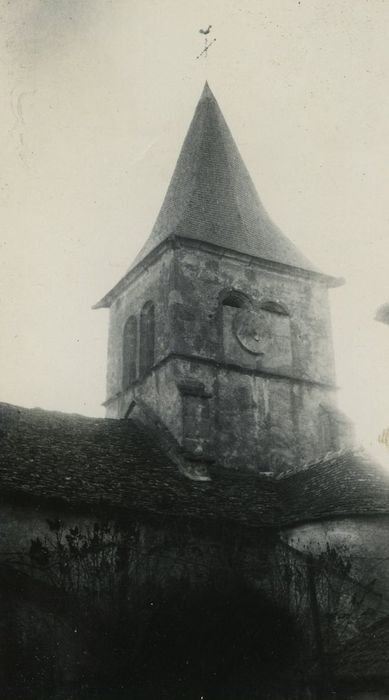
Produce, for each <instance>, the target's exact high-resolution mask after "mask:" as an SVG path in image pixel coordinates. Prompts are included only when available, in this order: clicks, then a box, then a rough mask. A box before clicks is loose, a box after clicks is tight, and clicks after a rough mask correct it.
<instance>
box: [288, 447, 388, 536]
mask: <svg viewBox="0 0 389 700" xmlns="http://www.w3.org/2000/svg"><path fill="white" fill-rule="evenodd" d="M279 483H280V487H281V492H282V502H283V507H284V513H285V514H287V519H288V521H289V522H291V523H293V522H301V521H304V520H306V521H310V520H320V519H323V518H328V517H331V518H336V517H343V516H346V515H369V514H373V513H374V514H380V513H381V514H384V513H385V514H386V513H389V471H388V470H387V469H385V467H384V466H383V465H381V464H379V463H378V462H376V461H374V460H373V458H372V457H371V456H370V455H368V454H367V453H366V452H364V451H363V450H351V449H348V450H344V451H341V452H338V453H333V454H330V455H328V456H327V457H325V458H323V459H321V460H319V461H318V462H316V463H314V464H311V465H309V466H307V467H305V468H303V469H297V470H296V471H294V472H288V473H287V474H284V475H281V477H280V479H279Z"/></svg>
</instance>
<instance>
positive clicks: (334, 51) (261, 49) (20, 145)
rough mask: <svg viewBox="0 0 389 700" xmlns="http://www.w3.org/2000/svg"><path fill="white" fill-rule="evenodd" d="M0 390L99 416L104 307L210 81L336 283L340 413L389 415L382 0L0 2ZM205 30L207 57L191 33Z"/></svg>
mask: <svg viewBox="0 0 389 700" xmlns="http://www.w3.org/2000/svg"><path fill="white" fill-rule="evenodd" d="M0 23H1V24H0V26H1V42H2V46H1V53H0V85H1V92H2V118H1V153H2V163H1V170H0V201H1V211H2V225H1V232H0V243H1V260H2V274H1V279H0V301H1V307H0V308H1V329H2V332H1V336H0V361H1V367H2V377H1V394H0V399H1V400H3V401H9V402H12V403H16V404H21V405H25V406H42V407H44V408H50V409H60V410H64V411H77V412H82V413H87V414H91V415H102V414H103V411H102V408H101V406H100V404H101V402H102V401H103V400H104V397H105V359H106V339H107V320H108V318H107V312H105V311H91V306H92V304H93V303H94V302H96V301H97V300H98V299H99V298H100V297H101V296H102V295H103V294H104V293H105V292H106V291H107V290H108V289H109V288H110V287H111V286H112V285H113V284H114V283H115V282H116V281H117V280H118V279H119V277H120V276H121V275H122V274H123V272H124V271H125V270H126V269H127V267H128V266H129V264H130V262H131V259H132V258H133V257H134V255H135V253H136V252H137V250H138V249H139V248H140V246H141V244H142V243H143V242H144V240H145V238H146V237H147V236H148V234H149V232H150V229H151V227H152V224H153V222H154V219H155V217H156V215H157V213H158V209H159V207H160V205H161V202H162V199H163V196H164V193H165V190H166V188H167V185H168V182H169V178H170V176H171V173H172V170H173V167H174V164H175V161H176V158H177V156H178V152H179V148H180V146H181V143H182V140H183V138H184V136H185V133H186V130H187V128H188V125H189V122H190V119H191V117H192V114H193V111H194V108H195V106H196V103H197V100H198V98H199V95H200V93H201V90H202V87H203V83H204V80H205V77H207V78H208V80H209V82H210V85H211V88H212V89H213V91H214V93H215V96H216V98H217V99H218V101H219V104H220V106H221V108H222V110H223V113H224V115H225V117H226V119H227V122H228V123H229V126H230V128H231V130H232V133H233V135H234V137H235V140H236V142H237V144H238V146H239V149H240V151H241V153H242V155H243V158H244V160H245V161H246V164H247V166H248V168H249V170H250V172H251V174H252V177H253V179H254V182H255V183H256V185H257V188H258V191H259V194H260V196H261V198H262V201H263V203H264V205H265V206H266V208H267V210H268V212H269V213H270V215H271V216H272V218H273V219H274V220H275V221H276V223H278V224H279V225H280V226H281V228H282V229H283V230H284V232H285V233H286V234H287V235H288V236H289V237H290V238H291V239H292V240H293V241H294V242H295V243H296V244H297V245H298V246H299V247H300V248H301V250H302V251H303V252H304V253H305V254H306V255H307V256H308V257H310V258H311V259H312V261H313V262H314V263H316V264H317V265H318V266H319V267H321V268H322V269H323V271H325V272H328V273H331V274H337V275H341V276H344V277H345V278H346V280H347V284H346V286H344V287H343V288H340V289H336V290H334V291H332V292H331V299H332V310H333V326H334V339H335V349H336V359H337V375H338V382H339V384H340V386H341V387H342V389H341V392H340V397H339V399H340V400H339V403H340V406H341V407H342V408H343V409H344V410H345V411H346V412H347V413H348V414H349V415H350V416H351V417H352V419H353V420H354V421H355V422H356V425H357V430H358V435H359V437H360V438H362V439H364V440H365V441H367V442H374V441H375V440H376V438H377V435H378V434H379V433H380V432H381V430H382V429H383V428H384V427H387V426H389V326H385V325H383V324H380V323H377V322H376V321H374V315H375V311H376V307H377V306H378V305H379V304H381V303H383V302H385V301H389V281H388V279H389V197H388V184H389V92H388V84H389V42H388V36H389V0H352V2H350V0H328V1H326V0H300V1H299V0H241V1H239V0H234V1H231V0H207V2H205V0H185V2H183V0H12V2H9V1H8V0H0ZM208 24H212V25H213V32H214V34H213V35H214V36H215V37H216V38H217V41H216V43H215V44H214V46H213V47H212V49H211V50H210V53H209V58H208V60H207V61H197V60H196V55H197V54H198V53H199V51H200V50H201V48H202V38H201V36H200V34H199V33H198V30H199V28H200V27H202V26H207V25H208Z"/></svg>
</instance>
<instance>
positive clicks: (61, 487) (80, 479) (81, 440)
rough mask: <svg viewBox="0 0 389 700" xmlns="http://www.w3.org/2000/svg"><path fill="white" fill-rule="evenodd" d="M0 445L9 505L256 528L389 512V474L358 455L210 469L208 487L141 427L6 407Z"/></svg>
mask: <svg viewBox="0 0 389 700" xmlns="http://www.w3.org/2000/svg"><path fill="white" fill-rule="evenodd" d="M0 444H1V451H0V496H3V497H5V498H8V499H9V498H11V499H38V502H39V503H42V504H43V503H47V504H50V503H53V504H55V505H63V506H69V507H73V508H88V509H93V510H98V509H102V510H104V509H108V510H109V511H110V512H111V513H118V514H129V515H130V514H132V515H136V514H138V515H142V516H143V517H147V516H153V517H157V518H158V519H161V518H167V517H173V518H193V519H197V520H200V521H201V522H207V523H211V522H215V523H223V522H229V523H235V524H239V525H241V526H248V527H253V528H255V527H282V526H287V525H293V524H295V523H297V522H301V521H306V520H317V519H322V518H334V517H338V516H345V515H361V514H362V515H365V514H384V513H387V514H389V473H386V472H385V471H384V469H383V468H382V467H381V466H380V465H378V464H375V463H373V462H372V461H371V460H370V459H368V458H367V456H364V455H363V454H360V453H354V452H352V451H347V452H344V453H341V454H338V455H333V456H330V457H328V458H325V459H323V460H321V461H320V462H318V463H316V464H314V465H312V466H310V467H308V468H306V469H304V470H299V471H297V472H295V473H288V474H285V475H283V476H281V477H278V478H273V477H268V476H265V475H261V474H255V473H252V472H249V471H247V470H242V471H235V470H228V469H226V468H222V467H217V466H213V467H209V473H210V477H211V479H210V481H193V480H191V479H189V478H188V477H187V476H185V475H184V474H182V473H181V472H180V471H179V468H178V467H177V466H176V465H175V464H174V463H173V462H172V461H171V460H170V459H169V458H168V457H167V456H166V455H165V454H164V453H163V452H162V450H160V449H159V447H158V446H157V444H155V443H154V444H153V440H152V438H151V437H150V434H149V432H148V431H147V430H146V429H145V428H141V427H140V426H139V425H137V424H136V423H135V422H132V421H129V420H112V419H103V418H86V417H84V416H79V415H68V414H63V413H57V412H50V411H43V410H41V409H25V408H18V407H16V406H10V405H8V404H0ZM243 466H244V465H243Z"/></svg>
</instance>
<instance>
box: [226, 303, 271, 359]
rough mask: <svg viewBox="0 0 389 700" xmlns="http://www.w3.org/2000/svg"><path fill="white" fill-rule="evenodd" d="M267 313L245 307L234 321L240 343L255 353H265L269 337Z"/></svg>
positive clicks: (235, 331)
mask: <svg viewBox="0 0 389 700" xmlns="http://www.w3.org/2000/svg"><path fill="white" fill-rule="evenodd" d="M269 331H270V328H269V319H268V318H267V314H265V313H261V312H260V311H259V312H256V311H252V310H251V309H244V310H243V311H241V313H239V314H237V315H236V317H235V321H234V333H235V336H236V338H237V340H238V341H239V343H240V344H241V345H242V346H243V347H244V349H245V350H248V352H251V353H253V355H263V354H264V352H265V346H266V342H267V339H268V337H269Z"/></svg>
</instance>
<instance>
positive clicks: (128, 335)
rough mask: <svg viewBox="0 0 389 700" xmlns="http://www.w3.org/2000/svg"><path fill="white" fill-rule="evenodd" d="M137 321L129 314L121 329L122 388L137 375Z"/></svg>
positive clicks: (128, 384)
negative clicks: (122, 329)
mask: <svg viewBox="0 0 389 700" xmlns="http://www.w3.org/2000/svg"><path fill="white" fill-rule="evenodd" d="M137 352H138V323H137V320H136V317H135V316H130V317H129V318H128V319H127V321H126V323H125V326H124V331H123V389H128V387H129V386H130V384H132V382H134V381H135V379H136V377H137V371H136V370H137Z"/></svg>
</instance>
